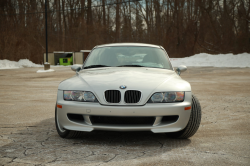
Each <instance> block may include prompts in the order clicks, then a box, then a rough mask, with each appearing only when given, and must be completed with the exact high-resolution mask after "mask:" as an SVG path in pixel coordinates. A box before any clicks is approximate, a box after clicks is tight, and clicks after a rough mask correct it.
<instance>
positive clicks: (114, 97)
mask: <svg viewBox="0 0 250 166" xmlns="http://www.w3.org/2000/svg"><path fill="white" fill-rule="evenodd" d="M105 99H106V101H107V102H109V103H119V102H120V101H121V92H120V91H119V90H107V91H105Z"/></svg>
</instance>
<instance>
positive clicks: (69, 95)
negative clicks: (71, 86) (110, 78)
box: [63, 91, 98, 102]
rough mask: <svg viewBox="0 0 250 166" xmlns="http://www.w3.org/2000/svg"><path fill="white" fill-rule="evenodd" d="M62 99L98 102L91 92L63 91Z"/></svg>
mask: <svg viewBox="0 0 250 166" xmlns="http://www.w3.org/2000/svg"><path fill="white" fill-rule="evenodd" d="M63 99H64V100H67V101H81V102H98V101H97V99H96V97H95V95H94V94H93V93H92V92H87V91H63Z"/></svg>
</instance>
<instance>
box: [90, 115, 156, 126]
mask: <svg viewBox="0 0 250 166" xmlns="http://www.w3.org/2000/svg"><path fill="white" fill-rule="evenodd" d="M90 120H91V123H92V124H93V125H114V124H115V125H148V126H152V125H153V124H154V121H155V117H128V116H127V117H124V116H122V117H121V116H90Z"/></svg>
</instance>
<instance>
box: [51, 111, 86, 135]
mask: <svg viewBox="0 0 250 166" xmlns="http://www.w3.org/2000/svg"><path fill="white" fill-rule="evenodd" d="M55 123H56V130H57V133H58V134H59V136H60V137H62V138H77V137H80V136H81V135H82V132H81V131H71V130H66V129H61V128H60V126H59V124H58V121H57V106H56V108H55Z"/></svg>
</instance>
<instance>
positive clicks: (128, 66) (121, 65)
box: [117, 65, 145, 67]
mask: <svg viewBox="0 0 250 166" xmlns="http://www.w3.org/2000/svg"><path fill="white" fill-rule="evenodd" d="M117 67H145V66H141V65H121V66H117Z"/></svg>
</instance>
